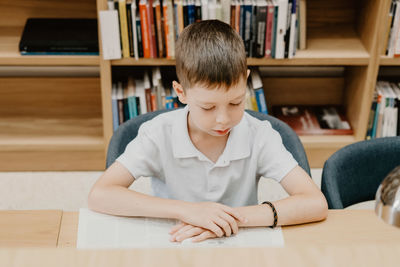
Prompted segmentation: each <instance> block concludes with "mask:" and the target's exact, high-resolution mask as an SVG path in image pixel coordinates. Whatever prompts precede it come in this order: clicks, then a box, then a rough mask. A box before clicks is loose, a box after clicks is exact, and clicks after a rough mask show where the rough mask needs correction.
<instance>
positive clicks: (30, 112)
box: [0, 0, 105, 171]
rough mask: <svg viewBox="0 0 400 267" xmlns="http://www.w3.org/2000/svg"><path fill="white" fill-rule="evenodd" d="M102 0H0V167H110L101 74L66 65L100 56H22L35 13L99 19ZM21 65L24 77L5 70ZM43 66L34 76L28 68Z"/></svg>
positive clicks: (88, 63) (95, 61)
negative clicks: (22, 40) (99, 0)
mask: <svg viewBox="0 0 400 267" xmlns="http://www.w3.org/2000/svg"><path fill="white" fill-rule="evenodd" d="M96 13H97V12H96V2H95V1H94V0H83V1H77V0H72V1H61V0H55V1H33V0H15V1H7V0H0V129H1V130H0V162H1V164H0V171H21V170H30V171H39V170H47V171H50V170H100V169H102V168H104V161H105V155H104V147H105V145H104V138H103V119H102V111H101V106H102V104H101V90H100V77H99V76H100V75H99V74H98V75H97V77H93V75H92V74H91V75H89V77H81V75H79V76H77V77H73V76H70V75H66V74H65V73H63V71H58V74H57V73H54V72H53V71H52V72H53V73H52V74H50V71H46V70H48V69H50V68H51V69H55V70H56V72H57V69H60V68H61V69H63V68H64V69H65V67H68V68H69V69H74V73H79V72H80V71H81V70H82V69H83V68H87V67H96V66H97V68H98V66H99V57H98V56H82V57H81V56H21V55H20V54H19V51H18V43H19V40H20V37H21V34H22V31H23V27H24V25H25V21H26V19H27V18H29V17H49V18H50V17H52V18H54V17H56V18H68V17H73V18H81V17H82V18H96ZM7 68H10V69H11V68H13V69H18V70H19V72H20V73H23V74H21V76H20V77H14V76H13V77H10V76H7V75H8V74H7V73H5V72H4V71H3V73H2V72H1V70H7ZM32 68H36V69H37V70H40V69H43V71H42V72H40V71H35V74H34V75H32V74H31V73H29V72H30V71H29V69H32Z"/></svg>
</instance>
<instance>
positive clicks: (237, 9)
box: [235, 0, 241, 35]
mask: <svg viewBox="0 0 400 267" xmlns="http://www.w3.org/2000/svg"><path fill="white" fill-rule="evenodd" d="M240 7H241V4H240V0H237V1H236V4H235V30H236V32H237V33H238V34H239V35H240V25H241V21H240V19H241V17H240V16H241V13H240V12H241V8H240Z"/></svg>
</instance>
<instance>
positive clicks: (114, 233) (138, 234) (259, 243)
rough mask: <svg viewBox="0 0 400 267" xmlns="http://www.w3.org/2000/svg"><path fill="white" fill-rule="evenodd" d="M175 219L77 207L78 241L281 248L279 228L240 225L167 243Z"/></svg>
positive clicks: (93, 245) (89, 245) (92, 245)
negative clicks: (231, 231) (229, 232)
mask: <svg viewBox="0 0 400 267" xmlns="http://www.w3.org/2000/svg"><path fill="white" fill-rule="evenodd" d="M176 223H177V222H176V221H175V220H168V219H153V218H131V217H118V216H111V215H106V214H101V213H97V212H93V211H90V210H88V209H80V210H79V225H78V241H77V248H80V249H114V248H174V247H175V248H180V247H191V248H193V247H283V246H284V240H283V235H282V230H281V228H280V227H277V228H275V229H271V228H269V227H253V228H240V229H239V232H238V233H237V234H236V235H233V236H231V237H222V238H215V239H208V240H205V241H203V242H200V243H193V242H191V240H190V239H188V240H185V241H183V242H182V243H176V242H170V241H169V237H170V235H169V231H170V229H171V228H172V227H173V226H174V225H175V224H176Z"/></svg>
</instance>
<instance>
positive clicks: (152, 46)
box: [146, 0, 157, 58]
mask: <svg viewBox="0 0 400 267" xmlns="http://www.w3.org/2000/svg"><path fill="white" fill-rule="evenodd" d="M147 2H148V3H147V5H146V10H147V19H148V24H149V37H150V57H151V58H157V41H156V26H155V21H154V15H153V14H154V13H153V0H147Z"/></svg>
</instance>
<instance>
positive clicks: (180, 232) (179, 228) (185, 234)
mask: <svg viewBox="0 0 400 267" xmlns="http://www.w3.org/2000/svg"><path fill="white" fill-rule="evenodd" d="M169 233H170V234H171V237H170V239H169V241H171V242H182V241H183V240H185V239H188V238H191V237H193V238H192V242H201V241H204V240H206V239H209V238H215V237H217V236H216V235H215V233H213V232H211V231H210V230H207V229H204V228H201V227H197V226H193V225H190V224H187V223H180V224H177V225H175V226H174V227H173V228H172V229H171V231H170V232H169Z"/></svg>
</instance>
